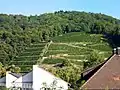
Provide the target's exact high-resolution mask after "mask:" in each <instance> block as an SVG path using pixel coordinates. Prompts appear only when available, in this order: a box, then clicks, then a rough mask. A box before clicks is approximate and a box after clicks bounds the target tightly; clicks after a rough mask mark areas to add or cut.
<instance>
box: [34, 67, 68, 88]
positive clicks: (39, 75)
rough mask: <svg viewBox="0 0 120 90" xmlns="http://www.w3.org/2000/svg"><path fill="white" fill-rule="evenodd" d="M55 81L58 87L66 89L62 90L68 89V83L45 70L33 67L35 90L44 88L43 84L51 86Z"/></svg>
mask: <svg viewBox="0 0 120 90" xmlns="http://www.w3.org/2000/svg"><path fill="white" fill-rule="evenodd" d="M55 80H56V81H57V86H56V87H62V88H64V89H60V90H67V89H68V83H67V82H65V81H63V80H62V79H60V78H57V77H55V76H54V75H52V74H51V73H49V72H47V71H45V70H44V69H42V68H39V67H38V66H37V65H34V66H33V89H34V90H40V89H41V88H42V87H44V85H43V83H46V84H47V85H48V86H50V85H51V84H52V83H53V82H54V81H55ZM57 90H59V89H57Z"/></svg>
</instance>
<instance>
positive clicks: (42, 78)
mask: <svg viewBox="0 0 120 90" xmlns="http://www.w3.org/2000/svg"><path fill="white" fill-rule="evenodd" d="M0 86H5V87H6V88H17V89H18V90H19V89H22V90H44V89H45V88H51V87H52V88H56V89H57V90H67V89H68V83H67V82H65V81H64V80H62V79H60V78H58V77H56V76H54V75H53V74H51V73H50V72H48V71H46V70H44V69H43V68H41V67H40V66H38V65H33V70H32V71H31V72H29V73H20V74H16V73H11V72H6V77H3V78H1V79H0Z"/></svg>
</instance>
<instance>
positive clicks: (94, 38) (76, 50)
mask: <svg viewBox="0 0 120 90" xmlns="http://www.w3.org/2000/svg"><path fill="white" fill-rule="evenodd" d="M51 41H52V42H41V43H33V44H31V45H30V46H28V47H26V48H25V50H24V51H22V52H21V53H20V54H19V55H18V56H16V57H15V58H14V60H12V61H11V62H10V64H14V65H16V66H19V67H20V68H21V70H22V71H29V70H31V67H32V65H34V64H40V63H42V64H43V65H54V64H58V63H62V62H63V61H65V60H69V61H71V62H72V63H73V64H75V65H76V66H80V65H81V64H82V62H83V61H88V59H87V56H88V55H89V54H90V53H91V52H93V51H97V52H98V54H101V55H104V59H106V58H108V57H109V56H110V55H111V47H110V46H109V44H108V43H107V42H106V40H105V39H104V38H103V35H101V34H86V33H80V32H77V33H76V32H73V33H68V34H64V35H60V36H57V37H54V38H52V39H51Z"/></svg>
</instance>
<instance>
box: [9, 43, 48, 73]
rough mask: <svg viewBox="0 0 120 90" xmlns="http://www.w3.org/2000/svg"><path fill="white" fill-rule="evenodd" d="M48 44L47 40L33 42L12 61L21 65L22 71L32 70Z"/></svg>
mask: <svg viewBox="0 0 120 90" xmlns="http://www.w3.org/2000/svg"><path fill="white" fill-rule="evenodd" d="M46 44H47V42H41V43H34V44H31V45H30V46H29V47H26V48H25V50H24V51H23V52H22V53H21V54H19V55H18V56H16V57H15V59H14V60H13V61H11V62H10V63H11V64H14V65H16V66H19V67H20V68H21V70H22V71H29V70H31V69H32V65H34V64H37V63H38V62H39V61H38V59H39V58H41V54H42V53H43V50H44V47H45V45H46Z"/></svg>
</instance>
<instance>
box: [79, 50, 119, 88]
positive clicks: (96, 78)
mask: <svg viewBox="0 0 120 90" xmlns="http://www.w3.org/2000/svg"><path fill="white" fill-rule="evenodd" d="M113 52H114V53H113V55H112V56H111V57H110V58H109V59H108V60H107V61H105V62H104V63H102V64H101V65H98V66H97V67H95V68H94V69H92V70H91V71H90V70H88V71H87V73H86V74H85V75H83V78H84V76H88V80H87V81H86V82H85V83H84V84H83V85H82V86H81V89H113V90H114V89H120V48H117V49H114V51H113ZM99 66H100V67H99ZM98 67H99V68H98ZM91 72H92V73H91ZM92 74H93V75H92ZM89 76H90V77H89ZM85 78H87V77H85Z"/></svg>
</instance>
